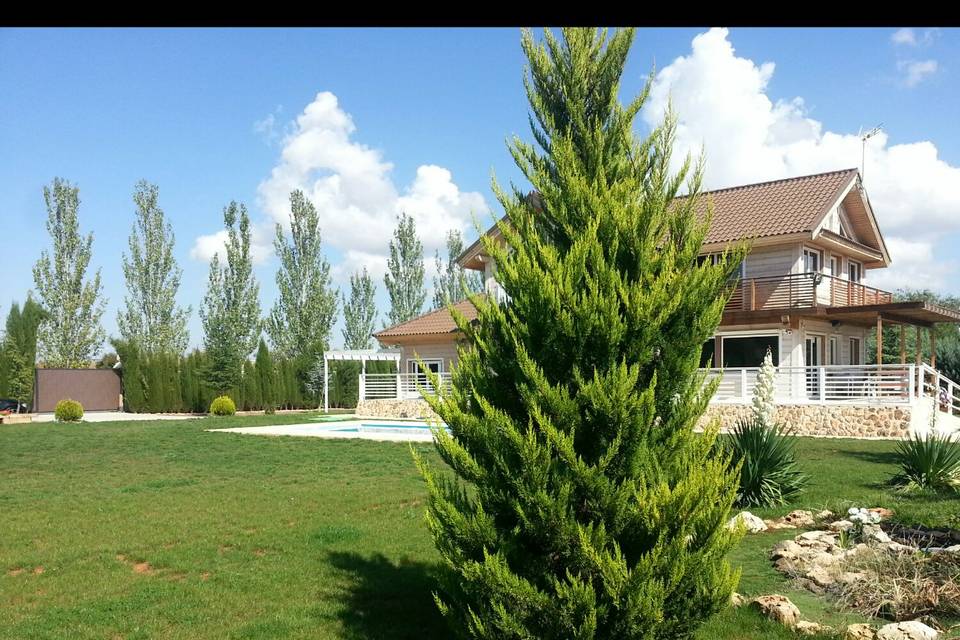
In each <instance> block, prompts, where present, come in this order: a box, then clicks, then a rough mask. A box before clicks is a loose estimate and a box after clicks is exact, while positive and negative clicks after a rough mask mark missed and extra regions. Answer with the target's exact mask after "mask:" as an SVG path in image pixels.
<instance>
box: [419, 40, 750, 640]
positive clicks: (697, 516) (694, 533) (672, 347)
mask: <svg viewBox="0 0 960 640" xmlns="http://www.w3.org/2000/svg"><path fill="white" fill-rule="evenodd" d="M633 35H634V34H633V31H632V30H624V31H618V32H616V33H614V34H613V35H612V37H610V38H609V39H608V37H607V34H606V32H600V31H598V30H594V29H568V30H564V31H563V38H562V40H558V39H556V38H555V37H554V36H553V35H552V34H551V33H550V32H547V34H546V35H545V43H538V42H537V41H536V40H535V39H534V37H533V36H532V34H531V33H530V32H528V31H525V32H524V34H523V37H522V45H523V50H524V52H525V53H526V55H527V58H528V60H529V77H526V78H525V81H526V88H527V93H528V97H529V101H530V107H531V110H532V112H533V113H532V115H531V118H530V120H531V125H532V128H533V135H534V138H535V140H536V143H537V145H538V147H539V148H538V147H535V146H533V145H530V144H527V143H524V142H522V141H520V140H518V139H515V140H514V141H513V143H512V145H511V151H512V154H513V157H514V158H515V160H516V162H517V164H518V166H519V167H520V169H521V171H522V172H523V174H524V176H525V177H526V178H527V180H529V182H530V183H531V184H532V185H533V187H534V188H535V189H536V190H537V192H538V193H539V194H540V197H539V198H524V197H522V196H521V193H520V192H519V191H518V190H514V191H513V192H512V193H506V192H504V191H503V190H501V189H499V187H497V185H496V184H495V185H494V188H495V190H496V193H497V197H498V200H499V201H500V203H501V204H502V206H503V207H504V210H505V212H506V219H507V220H509V223H505V222H501V223H500V229H501V231H502V232H503V234H504V238H505V240H506V246H500V245H498V244H497V243H496V242H495V241H491V240H489V239H487V238H485V239H484V247H485V249H486V251H487V252H488V253H490V255H492V256H493V257H494V258H495V259H496V261H497V265H498V271H497V280H498V282H499V284H500V286H501V287H502V288H503V290H504V291H505V293H506V294H507V295H508V296H509V302H506V303H503V304H499V303H496V302H494V301H489V300H486V299H484V298H483V297H480V296H474V297H473V302H474V304H475V305H476V306H477V309H478V318H477V321H476V322H475V323H470V322H467V321H466V319H465V318H463V317H462V316H459V314H457V315H458V318H457V322H458V326H459V328H460V330H461V331H463V332H464V334H465V336H466V342H467V346H466V347H464V348H463V349H462V350H461V352H460V360H459V364H458V366H457V367H456V369H454V371H453V386H452V390H451V391H449V392H448V393H445V394H444V395H443V396H441V397H431V398H430V404H431V406H432V407H433V408H434V410H436V412H437V413H438V414H439V416H440V417H441V418H442V419H443V421H444V422H445V423H446V424H447V425H448V426H449V428H450V433H449V434H448V433H447V432H446V431H444V430H438V431H437V433H436V442H437V450H438V452H439V454H440V457H441V458H442V459H443V460H444V461H445V462H446V463H447V464H448V465H449V467H450V468H451V469H452V470H453V472H454V473H455V476H456V477H454V478H451V477H449V476H447V475H445V474H443V473H441V472H439V471H435V470H432V469H431V468H430V467H429V466H428V465H426V463H425V462H424V461H423V460H422V459H419V458H418V464H419V465H420V468H421V470H422V472H423V474H424V477H425V478H426V480H427V486H428V489H429V495H430V499H429V503H428V524H429V527H430V530H431V532H432V534H433V537H434V540H435V542H436V545H437V548H438V549H439V551H440V555H441V558H442V560H443V563H444V565H445V567H446V571H445V572H444V574H443V577H442V581H441V592H440V593H438V594H437V596H436V597H437V602H438V604H439V606H440V609H441V611H442V612H443V614H444V615H445V616H446V617H447V618H448V620H449V621H450V622H451V624H452V626H453V627H454V629H455V630H456V631H457V632H458V633H459V634H460V635H463V636H466V637H471V638H543V639H547V638H549V639H558V640H559V639H561V638H564V639H565V638H578V639H584V640H585V639H593V638H604V639H613V638H617V639H630V638H644V639H651V640H652V639H657V640H663V639H668V638H689V637H691V636H692V635H693V633H694V631H695V629H696V628H697V626H698V625H699V624H700V623H702V622H703V621H704V620H705V619H706V618H707V617H708V616H710V615H711V614H713V613H715V612H717V611H719V610H720V609H722V608H723V607H725V606H727V605H728V603H729V599H730V594H731V592H732V590H733V588H734V586H735V584H736V581H737V578H738V576H737V573H736V572H735V571H733V570H732V569H731V567H730V566H729V564H728V562H727V560H726V559H725V557H726V554H727V552H728V551H729V550H730V548H731V547H732V545H733V544H734V543H735V539H736V533H734V532H731V531H728V530H727V529H726V527H725V523H726V521H727V519H728V517H729V511H730V507H731V504H732V502H733V500H734V497H735V494H736V489H737V478H736V475H735V473H734V471H735V469H731V468H730V465H729V460H728V459H726V458H724V457H723V454H721V453H718V451H717V449H719V448H715V447H713V443H714V439H715V437H716V432H715V429H713V428H711V429H708V430H707V432H706V433H705V434H695V433H694V427H695V425H696V424H697V421H698V419H699V418H700V416H701V415H702V414H703V412H704V410H705V409H706V406H707V403H708V401H709V398H710V397H711V395H712V392H713V390H714V387H713V385H711V384H707V383H706V381H705V379H704V377H703V376H702V375H701V374H700V373H699V371H698V366H699V359H700V351H701V347H702V345H703V343H704V341H705V340H707V339H708V338H709V337H710V336H712V335H713V332H714V330H715V329H716V327H717V325H718V324H719V322H720V318H721V315H722V311H723V307H724V304H725V302H726V299H727V297H728V296H729V284H728V278H729V277H730V276H731V274H733V273H734V270H735V268H736V267H737V265H738V263H739V260H741V259H742V256H743V250H742V248H738V249H737V250H736V251H734V252H731V253H729V254H727V255H726V257H725V258H724V259H722V260H721V261H720V264H718V265H711V264H710V263H709V262H707V263H704V264H699V265H698V262H697V259H696V258H697V255H698V253H699V251H700V248H701V246H702V243H703V239H704V237H705V233H706V230H707V226H706V225H707V224H709V220H708V219H707V220H702V219H701V218H700V216H699V214H698V212H699V211H702V210H704V209H708V208H709V207H707V206H706V204H707V203H704V202H701V201H700V199H699V198H698V193H699V191H700V175H701V174H700V171H699V169H696V170H693V171H691V169H690V161H689V159H687V161H686V162H685V163H684V164H683V166H682V168H681V169H680V171H679V172H678V173H677V174H673V175H672V174H671V172H670V151H671V147H672V143H673V135H674V122H675V121H674V119H673V118H672V117H670V116H669V115H668V117H667V120H666V122H665V123H664V124H663V125H661V126H659V127H656V128H655V129H654V130H653V131H652V132H651V134H650V135H649V137H647V138H645V139H639V138H637V137H636V134H635V133H634V126H633V124H634V119H635V117H636V115H637V113H638V112H639V110H640V109H641V107H642V106H643V102H644V99H645V97H646V95H647V90H644V91H643V92H642V93H641V94H640V95H639V96H638V97H637V98H635V99H633V100H632V101H631V102H630V103H629V104H627V105H622V104H621V103H620V101H619V99H618V90H619V82H620V78H621V75H622V73H623V68H624V64H625V62H626V59H627V53H628V51H629V49H630V45H631V43H632V40H633ZM647 88H648V89H649V86H648V87H647ZM685 184H686V187H687V197H685V198H679V199H677V196H678V195H681V189H682V188H683V187H684V185H685ZM708 217H709V216H708Z"/></svg>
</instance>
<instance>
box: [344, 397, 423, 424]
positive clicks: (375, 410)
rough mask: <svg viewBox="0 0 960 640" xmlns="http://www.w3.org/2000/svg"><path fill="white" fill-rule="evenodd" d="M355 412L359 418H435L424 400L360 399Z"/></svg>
mask: <svg viewBox="0 0 960 640" xmlns="http://www.w3.org/2000/svg"><path fill="white" fill-rule="evenodd" d="M356 414H357V416H358V417H360V418H420V419H422V420H427V419H430V420H437V419H438V417H437V414H436V413H434V412H433V409H431V408H430V405H428V404H427V402H426V400H421V399H419V398H418V399H416V400H392V399H389V400H384V399H380V400H361V401H360V402H359V403H357V410H356Z"/></svg>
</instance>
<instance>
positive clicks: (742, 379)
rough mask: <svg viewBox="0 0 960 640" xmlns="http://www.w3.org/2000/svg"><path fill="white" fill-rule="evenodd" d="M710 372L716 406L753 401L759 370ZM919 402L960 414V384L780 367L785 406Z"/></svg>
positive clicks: (386, 380)
mask: <svg viewBox="0 0 960 640" xmlns="http://www.w3.org/2000/svg"><path fill="white" fill-rule="evenodd" d="M705 371H706V373H707V377H708V379H714V378H718V377H719V378H720V382H719V383H718V386H717V392H716V394H715V395H714V396H713V399H712V402H716V403H725V404H749V403H750V401H751V400H752V398H753V389H754V387H755V386H756V381H757V373H758V372H759V371H760V369H759V367H733V368H727V369H705ZM438 375H439V378H440V384H441V385H442V386H443V387H444V388H447V387H449V385H450V383H451V382H450V373H448V372H445V373H440V374H438ZM433 390H434V388H433V386H432V385H431V383H430V380H429V378H428V377H427V375H426V374H423V373H367V374H361V375H360V399H361V400H375V399H400V400H410V399H416V398H421V397H422V393H421V392H422V391H424V392H433ZM918 397H937V398H939V407H940V410H941V411H948V412H951V413H953V414H954V415H960V385H958V384H957V383H955V382H954V381H953V380H950V379H949V378H947V377H946V376H944V375H943V374H941V373H940V372H939V371H937V370H936V369H934V368H933V367H931V366H929V365H927V364H923V365H920V366H916V365H913V364H907V365H901V364H885V365H883V366H882V367H881V366H877V365H875V364H869V365H829V366H822V367H778V368H777V372H776V376H775V377H774V400H775V401H776V402H778V403H783V404H909V403H910V402H911V401H912V399H913V398H918Z"/></svg>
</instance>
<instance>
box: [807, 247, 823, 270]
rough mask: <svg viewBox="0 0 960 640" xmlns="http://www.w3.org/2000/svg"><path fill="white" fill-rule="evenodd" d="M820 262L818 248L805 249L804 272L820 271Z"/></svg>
mask: <svg viewBox="0 0 960 640" xmlns="http://www.w3.org/2000/svg"><path fill="white" fill-rule="evenodd" d="M820 263H821V255H820V252H819V251H817V250H816V249H804V250H803V272H804V273H819V272H820Z"/></svg>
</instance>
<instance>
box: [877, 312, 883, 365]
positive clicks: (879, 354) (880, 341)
mask: <svg viewBox="0 0 960 640" xmlns="http://www.w3.org/2000/svg"><path fill="white" fill-rule="evenodd" d="M882 367H883V316H882V315H880V314H879V313H878V314H877V368H878V369H879V368H882Z"/></svg>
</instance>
